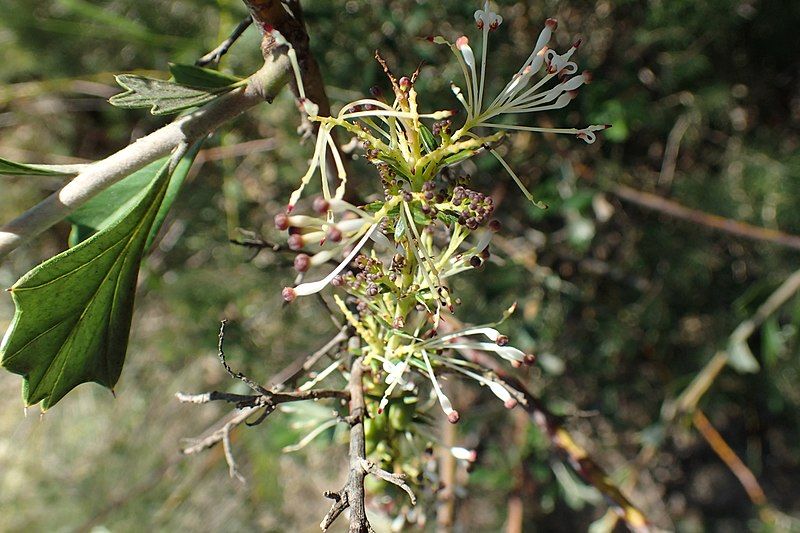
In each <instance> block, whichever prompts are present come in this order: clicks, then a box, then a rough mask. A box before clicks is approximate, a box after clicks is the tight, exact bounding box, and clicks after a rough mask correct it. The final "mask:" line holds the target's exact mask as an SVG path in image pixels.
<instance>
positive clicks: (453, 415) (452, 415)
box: [422, 350, 461, 424]
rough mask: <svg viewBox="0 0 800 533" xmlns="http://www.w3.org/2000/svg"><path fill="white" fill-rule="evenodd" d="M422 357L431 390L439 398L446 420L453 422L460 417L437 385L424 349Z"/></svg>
mask: <svg viewBox="0 0 800 533" xmlns="http://www.w3.org/2000/svg"><path fill="white" fill-rule="evenodd" d="M422 358H423V359H424V361H425V367H426V368H427V369H428V377H429V378H430V380H431V385H433V391H434V393H436V397H437V399H438V400H439V405H440V406H441V407H442V411H444V414H445V416H447V420H449V421H450V423H452V424H455V423H456V422H458V420H459V418H461V417H460V415H459V414H458V411H456V410H455V409H453V404H452V403H450V399H449V398H448V397H447V396H445V395H444V393H443V392H442V389H441V387H439V382H438V381H437V380H436V375H435V374H434V373H433V367H432V366H431V361H430V359H428V353H427V352H426V351H425V350H422Z"/></svg>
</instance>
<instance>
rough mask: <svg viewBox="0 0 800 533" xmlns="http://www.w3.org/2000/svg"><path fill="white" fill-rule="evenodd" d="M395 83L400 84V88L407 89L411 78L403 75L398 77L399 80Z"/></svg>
mask: <svg viewBox="0 0 800 533" xmlns="http://www.w3.org/2000/svg"><path fill="white" fill-rule="evenodd" d="M397 84H398V85H400V88H401V89H402V90H404V91H407V90H409V89H410V88H411V80H410V79H409V78H408V76H403V77H402V78H400V81H398V82H397Z"/></svg>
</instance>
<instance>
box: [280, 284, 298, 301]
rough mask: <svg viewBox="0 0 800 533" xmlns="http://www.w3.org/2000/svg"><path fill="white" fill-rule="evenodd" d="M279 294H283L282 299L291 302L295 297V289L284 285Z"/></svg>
mask: <svg viewBox="0 0 800 533" xmlns="http://www.w3.org/2000/svg"><path fill="white" fill-rule="evenodd" d="M281 296H283V299H284V300H285V301H287V302H293V301H294V300H295V298H297V293H296V292H295V290H294V289H293V288H291V287H285V288H284V289H283V290H282V291H281Z"/></svg>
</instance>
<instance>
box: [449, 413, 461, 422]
mask: <svg viewBox="0 0 800 533" xmlns="http://www.w3.org/2000/svg"><path fill="white" fill-rule="evenodd" d="M460 419H461V415H459V414H458V411H450V414H449V415H447V421H448V422H450V423H451V424H456V423H458V421H459V420H460Z"/></svg>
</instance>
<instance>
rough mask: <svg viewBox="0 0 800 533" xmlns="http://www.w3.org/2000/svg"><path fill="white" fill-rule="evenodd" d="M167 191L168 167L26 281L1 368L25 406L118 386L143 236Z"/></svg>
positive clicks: (0, 348)
mask: <svg viewBox="0 0 800 533" xmlns="http://www.w3.org/2000/svg"><path fill="white" fill-rule="evenodd" d="M168 185H169V164H168V163H166V164H164V165H162V167H161V169H160V170H159V172H158V173H157V174H156V176H155V177H154V179H153V181H152V183H151V184H150V186H149V187H146V188H144V189H143V190H142V191H141V192H140V193H139V195H137V196H136V198H135V201H133V202H131V203H130V204H129V207H128V208H127V209H126V210H125V211H124V212H121V213H119V214H118V216H117V217H116V218H115V219H114V220H113V221H112V222H110V223H109V224H108V225H107V226H106V227H105V228H104V229H103V230H102V231H99V232H98V233H96V234H95V235H93V236H92V237H90V238H89V239H87V240H85V241H83V242H82V243H80V244H78V245H77V246H75V247H74V248H70V249H68V250H66V251H65V252H62V253H61V254H59V255H57V256H55V257H53V258H52V259H50V260H48V261H45V262H44V263H42V264H41V265H39V266H37V267H35V268H33V269H32V270H31V271H30V272H28V273H27V274H25V275H24V276H23V277H22V278H21V279H20V280H19V281H17V283H15V284H14V286H13V287H12V288H11V289H10V291H11V297H12V298H13V300H14V304H15V306H16V312H15V314H14V318H13V320H12V322H11V326H10V327H9V329H8V331H7V332H6V335H5V337H4V338H3V341H2V343H0V364H2V366H3V367H5V368H6V369H8V370H9V371H11V372H14V373H16V374H21V375H22V376H23V377H24V384H23V389H22V390H23V397H24V400H25V403H26V404H27V405H35V404H37V403H39V402H42V409H48V408H50V407H51V406H53V405H55V404H56V403H57V402H58V401H59V400H60V399H61V398H63V397H64V395H65V394H67V393H68V392H69V391H70V390H72V389H73V388H75V387H76V386H78V385H80V384H81V383H86V382H90V381H93V382H96V383H99V384H101V385H105V386H106V387H109V388H111V387H113V386H114V385H115V384H116V382H117V380H118V379H119V375H120V372H121V370H122V364H123V361H124V359H125V351H126V348H127V344H128V335H129V332H130V326H131V316H132V314H133V301H134V294H135V290H136V278H137V275H138V272H139V265H140V263H141V259H142V256H143V255H144V252H145V249H146V245H147V240H148V235H149V234H150V230H151V228H152V227H153V225H154V222H155V220H156V217H157V215H158V212H159V207H160V206H161V203H162V201H163V199H164V196H165V194H166V192H167V188H168Z"/></svg>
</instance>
